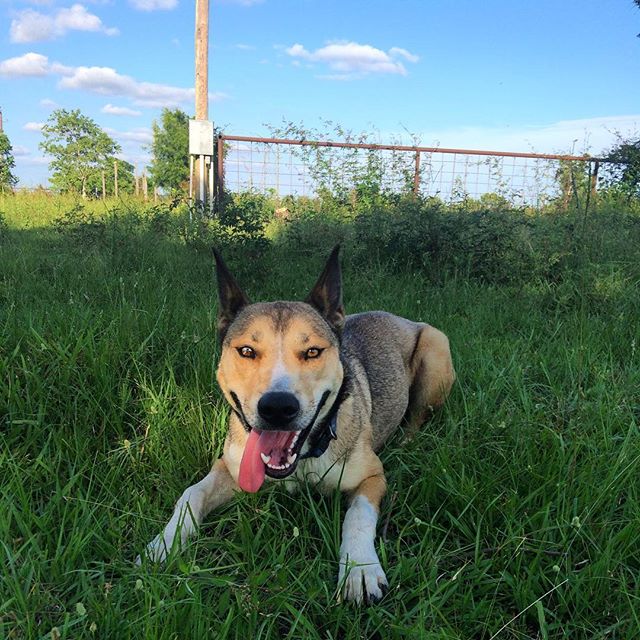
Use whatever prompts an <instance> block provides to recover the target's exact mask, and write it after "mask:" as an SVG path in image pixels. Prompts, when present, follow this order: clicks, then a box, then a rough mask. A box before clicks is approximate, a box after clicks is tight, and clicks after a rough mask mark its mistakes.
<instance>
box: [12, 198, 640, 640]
mask: <svg viewBox="0 0 640 640" xmlns="http://www.w3.org/2000/svg"><path fill="white" fill-rule="evenodd" d="M228 198H229V200H228V202H227V203H226V207H225V209H224V215H222V216H221V217H220V218H218V219H215V220H212V221H209V220H207V219H205V218H202V217H200V215H199V212H198V211H196V210H189V209H188V208H187V207H185V206H184V205H181V204H179V203H177V202H172V203H168V204H167V203H161V204H159V205H157V206H144V205H143V204H141V203H140V202H136V201H135V200H130V201H129V200H126V199H124V200H118V201H115V200H113V201H107V202H106V203H102V202H99V201H91V200H77V199H74V198H72V197H71V196H57V197H51V196H46V195H39V196H26V195H19V196H11V197H8V196H5V197H0V211H1V212H3V214H4V215H3V216H0V220H1V219H2V218H4V220H5V224H4V231H2V227H0V264H2V270H1V271H0V466H1V468H2V469H3V473H2V474H0V489H1V490H0V496H2V497H1V498H0V505H1V508H2V512H3V517H2V518H1V519H0V539H2V541H3V545H2V551H1V552H0V553H2V555H3V558H2V562H1V563H0V566H1V567H2V568H1V569H0V585H1V586H0V590H1V596H2V597H1V598H0V635H3V636H7V637H61V638H64V637H85V636H86V637H89V636H92V635H93V636H94V637H105V638H111V637H131V638H175V637H221V638H222V637H229V638H232V637H242V638H247V637H250V638H292V639H296V638H309V639H322V640H325V639H327V638H336V639H337V638H341V639H349V640H350V639H354V640H355V639H356V638H363V637H364V638H385V639H386V638H439V639H444V638H470V637H477V638H486V639H489V638H492V637H495V638H498V639H502V638H523V637H538V638H566V637H573V638H585V639H586V638H605V637H616V638H632V637H636V636H638V635H640V620H639V618H638V615H637V609H638V607H637V603H638V598H639V597H640V551H639V550H640V527H639V522H640V491H639V489H640V484H639V483H638V477H639V476H640V434H639V433H638V424H639V420H640V405H639V404H638V393H637V390H638V388H640V366H639V345H638V335H637V326H638V323H639V319H640V293H639V292H640V287H639V286H638V285H639V283H640V208H639V207H638V204H637V202H636V201H635V200H631V201H629V200H628V199H627V197H626V196H620V194H617V193H616V192H615V191H611V192H607V191H606V190H605V191H602V192H601V194H600V195H599V196H598V199H597V202H596V203H594V206H593V207H592V208H591V209H590V210H589V212H588V213H587V215H585V212H584V208H578V206H577V204H576V203H575V202H574V201H572V202H570V203H569V207H568V209H567V210H566V211H564V210H563V209H562V208H561V207H560V206H558V208H556V209H555V210H552V209H549V210H545V211H543V212H533V211H526V210H514V209H510V208H509V207H508V206H506V204H505V202H504V201H503V200H501V199H500V198H498V197H486V198H484V200H477V201H476V200H470V199H466V200H465V201H463V202H461V203H458V204H456V205H455V206H445V205H444V204H443V203H441V202H438V201H436V200H428V199H427V200H421V199H416V198H413V197H411V196H410V195H406V196H402V195H396V196H392V195H388V194H384V193H378V194H377V195H375V197H372V198H356V199H352V198H350V197H346V198H342V197H337V196H334V195H333V194H331V193H329V192H327V193H325V194H324V195H323V197H322V198H321V199H302V198H301V199H294V198H285V199H274V198H267V197H264V196H257V195H255V194H238V195H234V196H228ZM283 207H284V208H286V209H287V211H288V215H287V216H286V218H284V219H282V218H276V217H275V215H274V212H275V209H276V208H278V209H282V208H283ZM336 241H342V242H343V244H344V252H343V253H344V276H345V289H346V290H345V303H346V305H347V310H348V311H349V312H357V311H363V310H367V309H376V308H384V309H387V310H389V311H392V312H395V313H398V314H401V315H405V316H407V317H411V318H414V319H416V320H423V321H428V322H431V323H433V324H434V325H436V326H438V327H440V328H442V329H443V330H444V331H445V332H446V333H447V334H448V335H449V336H450V339H451V343H452V347H453V352H454V359H455V363H456V367H457V370H458V375H459V379H458V382H457V384H456V387H455V388H454V392H453V394H452V396H451V398H450V401H449V402H448V404H447V406H446V408H445V409H444V411H442V412H441V413H439V414H438V415H437V416H436V418H435V419H434V420H433V421H432V422H431V423H429V424H428V425H426V426H425V428H424V429H423V430H422V432H421V433H420V434H419V435H418V437H417V438H416V439H415V440H414V441H413V442H412V443H411V444H409V445H402V444H401V436H399V437H397V438H396V439H394V440H393V441H392V442H391V443H390V445H389V446H388V447H387V448H386V449H385V450H384V452H383V462H384V464H385V468H386V469H387V475H388V480H389V495H388V496H387V498H386V500H385V501H384V503H383V509H382V514H381V519H380V527H379V533H380V540H379V541H378V542H377V548H378V550H379V555H380V557H381V559H382V563H383V566H384V568H385V571H386V572H387V576H388V578H389V580H390V584H391V587H392V588H391V591H390V593H389V594H388V595H387V596H386V597H385V599H384V600H383V601H382V602H381V603H380V604H379V605H378V606H377V607H372V608H369V609H364V608H363V609H356V608H352V607H348V606H345V605H339V604H337V602H336V600H335V577H336V575H337V557H338V548H339V544H340V527H341V520H342V514H343V511H344V507H345V503H346V499H345V497H344V496H339V495H336V496H325V497H319V496H318V495H316V494H315V493H314V492H313V490H312V488H309V487H306V488H305V487H302V488H301V491H300V492H299V494H298V495H296V496H289V495H288V494H287V493H286V492H284V491H282V490H280V489H279V488H277V487H274V488H269V489H268V490H266V491H264V492H262V493H261V494H260V495H258V496H252V495H248V494H246V495H239V496H238V498H237V499H236V500H234V502H233V503H231V504H230V505H228V506H227V507H225V508H224V509H223V510H221V511H219V512H217V513H214V514H212V515H211V516H209V517H208V518H207V520H206V521H205V524H204V526H203V528H202V531H201V535H200V536H199V538H198V539H197V540H196V541H195V542H194V543H193V544H190V545H189V547H188V548H187V549H186V550H185V552H184V553H183V554H181V555H180V556H177V557H175V558H174V559H173V560H172V561H171V562H170V563H169V564H168V565H167V566H165V567H152V566H143V567H136V566H135V565H134V563H133V559H134V558H135V556H136V554H137V553H139V552H140V551H141V549H142V548H143V546H144V544H145V543H146V542H147V541H148V540H149V539H150V538H151V537H152V536H153V535H155V533H157V531H158V530H159V528H160V527H161V526H162V525H163V524H164V522H165V521H166V519H167V518H168V516H169V515H170V512H171V509H172V506H173V503H174V501H175V499H176V498H177V496H178V495H179V494H180V493H181V492H182V490H183V489H184V488H185V486H187V484H189V483H191V482H193V481H195V480H196V479H198V478H199V477H201V476H202V475H203V474H204V473H205V472H206V471H207V470H208V468H209V465H210V463H211V461H212V459H213V458H215V457H216V456H217V455H219V454H220V451H221V447H222V443H223V440H224V435H225V422H226V417H227V411H228V410H227V408H226V405H225V403H224V401H223V398H222V397H221V395H220V393H219V391H218V390H217V387H216V385H215V375H214V374H215V363H216V358H217V354H218V346H217V345H216V340H215V334H216V321H215V315H216V292H215V284H214V280H213V263H212V258H211V253H210V248H211V246H212V245H214V244H215V245H216V246H218V247H220V248H221V249H222V250H223V252H224V254H225V257H226V258H227V259H228V261H229V262H230V264H231V266H232V268H233V270H234V272H235V273H236V274H237V275H238V277H239V279H240V280H241V281H242V283H243V284H244V285H245V286H246V288H247V290H248V293H249V295H250V296H251V297H252V299H254V300H262V299H278V298H295V299H300V298H302V297H303V296H304V295H305V294H306V292H307V290H308V288H309V287H310V286H311V284H312V283H313V281H314V277H315V276H316V275H317V271H318V269H319V268H320V266H321V263H322V261H323V259H324V257H325V255H326V253H327V251H328V249H329V248H330V246H331V245H332V244H333V243H334V242H336Z"/></svg>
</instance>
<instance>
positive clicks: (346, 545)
mask: <svg viewBox="0 0 640 640" xmlns="http://www.w3.org/2000/svg"><path fill="white" fill-rule="evenodd" d="M214 253H215V259H216V271H217V280H218V294H219V308H218V334H219V339H220V344H221V356H220V362H219V366H218V370H217V379H218V383H219V385H220V388H221V390H222V392H223V394H224V397H225V398H226V400H227V402H228V403H229V406H230V408H231V412H230V419H229V430H228V435H227V437H226V440H225V444H224V453H223V455H222V457H221V458H220V459H218V460H217V461H216V462H215V464H214V465H213V468H212V469H211V471H210V472H209V473H208V474H207V475H206V476H205V477H204V478H203V479H202V480H201V481H200V482H198V483H197V484H194V485H193V486H191V487H188V488H187V489H186V490H185V492H184V493H183V494H182V496H181V497H180V499H179V500H178V502H177V504H176V506H175V509H174V512H173V515H172V516H171V519H170V520H169V522H168V524H167V525H166V526H165V528H164V530H163V531H162V532H161V533H160V534H159V535H158V536H156V538H154V539H153V540H152V541H151V542H150V543H149V544H148V545H147V548H146V552H145V555H146V557H147V558H149V559H151V560H154V561H156V562H162V561H164V560H165V559H166V557H167V555H168V553H169V552H170V551H171V549H172V548H177V547H178V546H179V547H182V546H184V544H185V543H186V541H187V539H188V538H189V536H191V535H192V534H193V533H194V532H195V530H196V528H197V527H198V526H199V525H200V523H201V522H202V520H203V518H204V517H205V516H206V515H207V514H208V513H209V512H210V511H212V510H213V509H215V508H216V507H219V506H220V505H222V504H223V503H225V502H227V501H228V500H230V499H231V498H232V497H233V496H234V494H235V493H236V492H237V491H238V490H243V491H247V492H251V493H253V492H256V491H258V490H259V489H260V488H261V487H262V486H263V484H264V483H265V481H266V480H268V481H271V480H281V481H282V480H285V486H287V488H289V489H293V488H294V487H292V485H295V482H292V480H305V481H307V482H309V481H310V482H313V483H314V484H315V485H316V486H317V487H318V488H319V489H320V490H321V491H323V492H331V491H332V490H334V489H335V488H336V487H339V488H340V489H341V490H342V491H345V492H348V494H349V495H350V503H349V507H348V509H347V512H346V515H345V518H344V523H343V528H342V543H341V546H340V561H339V578H338V580H339V582H338V584H339V590H338V594H339V596H340V597H341V598H342V599H344V600H346V601H353V602H356V603H362V602H365V603H374V602H377V601H378V600H380V599H381V598H382V596H383V595H384V593H385V592H386V590H387V589H388V584H387V579H386V576H385V574H384V571H383V570H382V567H381V566H380V560H379V559H378V555H377V554H376V550H375V546H374V541H375V535H376V523H377V519H378V513H379V509H380V502H381V500H382V498H383V496H384V495H385V493H386V489H387V483H386V479H385V475H384V469H383V467H382V463H381V462H380V459H379V458H378V456H377V455H376V452H377V451H378V450H379V449H380V448H381V447H382V445H383V444H384V443H385V442H386V441H387V440H388V438H389V437H390V436H391V435H392V434H393V433H394V431H396V429H397V428H398V426H399V425H400V424H401V422H402V421H403V419H405V420H406V425H407V433H408V434H411V433H415V431H416V430H417V429H418V428H419V427H420V426H421V425H422V424H424V423H425V421H426V420H427V419H428V418H429V417H430V415H431V413H432V412H433V410H434V409H436V408H437V407H440V406H441V405H442V404H443V403H444V401H445V399H446V398H447V395H448V394H449V392H450V390H451V387H452V385H453V383H454V380H455V371H454V368H453V364H452V360H451V352H450V349H449V341H448V339H447V337H446V336H445V334H444V333H442V332H441V331H439V330H438V329H436V328H434V327H432V326H430V325H428V324H424V323H420V322H412V321H410V320H406V319H404V318H401V317H398V316H394V315H392V314H390V313H386V312H383V311H373V312H366V313H358V314H355V315H349V316H345V313H344V308H343V304H342V280H341V272H340V262H339V247H335V248H334V250H333V251H332V253H331V255H330V257H329V259H328V261H327V263H326V265H325V267H324V270H323V271H322V273H321V275H320V277H319V278H318V281H317V282H316V284H315V286H314V287H313V289H312V290H311V293H310V294H309V296H308V297H307V299H306V300H305V301H304V302H282V301H280V302H258V303H253V304H252V303H250V302H249V300H248V299H247V297H246V296H245V294H244V293H243V291H242V289H241V288H240V286H239V285H238V283H237V282H236V280H235V278H234V277H233V276H232V275H231V273H230V272H229V270H228V268H227V266H226V265H225V263H224V261H223V260H222V257H221V256H220V254H219V253H218V252H214Z"/></svg>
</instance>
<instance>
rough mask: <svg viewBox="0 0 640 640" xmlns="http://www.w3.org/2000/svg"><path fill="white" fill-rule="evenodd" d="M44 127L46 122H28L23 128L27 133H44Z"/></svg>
mask: <svg viewBox="0 0 640 640" xmlns="http://www.w3.org/2000/svg"><path fill="white" fill-rule="evenodd" d="M44 125H45V123H44V122H27V123H26V124H25V125H24V126H23V127H22V128H23V129H24V130H25V131H42V127H44Z"/></svg>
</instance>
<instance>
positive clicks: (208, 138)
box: [189, 120, 213, 156]
mask: <svg viewBox="0 0 640 640" xmlns="http://www.w3.org/2000/svg"><path fill="white" fill-rule="evenodd" d="M189 154H190V155H192V156H212V155H213V122H211V120H189Z"/></svg>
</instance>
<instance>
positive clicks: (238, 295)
mask: <svg viewBox="0 0 640 640" xmlns="http://www.w3.org/2000/svg"><path fill="white" fill-rule="evenodd" d="M213 255H214V256H215V259H216V274H217V276H218V336H219V338H220V342H222V341H223V340H224V336H225V335H226V333H227V329H228V328H229V325H230V324H231V323H232V322H233V320H234V318H235V317H236V316H237V315H238V313H239V312H240V311H241V310H242V309H243V308H244V307H246V306H247V305H248V304H249V299H248V298H247V296H246V295H245V294H244V292H243V291H242V289H241V288H240V285H239V284H238V283H237V282H236V279H235V278H234V277H233V276H232V275H231V272H230V271H229V269H228V268H227V265H226V264H225V263H224V260H223V259H222V256H221V255H220V253H219V252H218V251H217V250H216V249H214V250H213Z"/></svg>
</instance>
